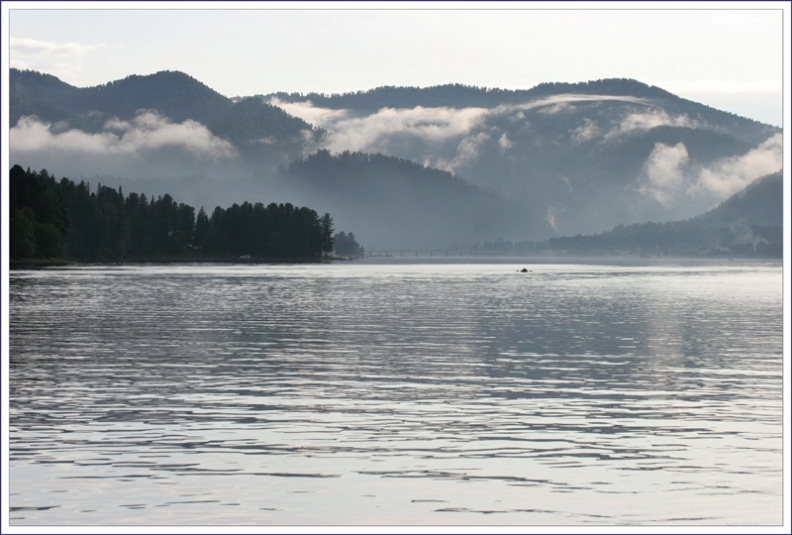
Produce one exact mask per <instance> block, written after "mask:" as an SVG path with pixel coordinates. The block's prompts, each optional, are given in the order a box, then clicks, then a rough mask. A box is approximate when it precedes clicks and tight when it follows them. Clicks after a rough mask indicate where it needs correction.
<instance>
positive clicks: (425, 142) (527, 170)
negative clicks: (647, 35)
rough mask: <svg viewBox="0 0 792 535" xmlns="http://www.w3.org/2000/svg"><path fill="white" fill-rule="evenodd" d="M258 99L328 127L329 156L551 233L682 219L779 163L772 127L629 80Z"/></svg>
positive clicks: (777, 140) (776, 132) (777, 141)
mask: <svg viewBox="0 0 792 535" xmlns="http://www.w3.org/2000/svg"><path fill="white" fill-rule="evenodd" d="M262 98H264V99H268V101H269V102H271V103H273V104H276V105H278V106H281V107H283V108H284V109H285V110H286V111H288V112H289V113H292V114H294V115H297V116H299V117H302V118H304V119H305V120H306V121H308V122H310V123H312V124H314V125H316V126H320V127H322V128H324V129H326V130H327V131H328V132H329V134H328V137H327V140H326V146H327V147H329V148H330V150H334V151H343V150H360V151H368V152H381V153H384V154H391V155H394V156H398V157H401V158H406V159H410V160H413V161H417V162H421V163H423V164H425V165H429V166H433V167H437V168H440V169H445V170H448V171H452V172H454V173H456V174H457V175H459V176H461V177H464V178H465V179H466V180H469V181H470V182H472V183H474V184H477V185H479V186H481V187H485V188H488V189H492V190H494V191H497V192H500V193H503V194H505V195H508V196H509V197H514V198H523V199H526V202H528V203H529V204H530V205H531V206H532V208H534V209H535V210H537V211H543V212H544V213H545V215H546V219H547V222H548V224H550V226H551V227H552V228H553V229H555V232H556V233H558V234H570V233H577V232H581V231H592V230H593V231H599V230H604V229H607V228H612V227H613V226H614V225H616V224H618V223H632V222H640V221H642V220H643V221H645V220H647V219H654V220H660V221H666V220H673V219H680V218H687V217H691V216H693V215H695V214H697V213H701V212H702V211H704V210H707V209H709V208H711V207H712V206H713V205H715V204H717V202H718V201H720V200H723V199H724V198H725V197H727V196H728V195H730V194H732V193H734V192H735V191H737V190H739V189H740V188H742V187H744V186H745V185H746V184H748V183H749V182H750V181H751V180H754V179H755V178H758V177H759V176H762V175H765V174H767V173H771V172H773V171H776V170H778V169H779V168H780V162H781V160H780V158H781V151H780V146H781V138H780V129H778V128H775V127H772V126H768V125H763V124H761V123H758V122H756V121H752V120H749V119H744V118H740V117H737V116H735V115H733V114H729V113H725V112H720V111H718V110H715V109H712V108H709V107H707V106H704V105H702V104H698V103H695V102H691V101H687V100H684V99H681V98H679V97H676V96H674V95H672V94H670V93H668V92H667V91H664V90H662V89H659V88H656V87H652V86H647V85H645V84H642V83H640V82H636V81H634V80H601V81H596V82H588V83H582V84H542V85H540V86H537V87H535V88H534V89H531V90H526V91H505V90H498V89H491V90H490V89H482V88H472V87H465V86H459V85H449V86H439V87H434V88H427V89H418V88H394V87H390V88H378V89H375V90H372V91H368V92H359V93H352V94H346V95H330V96H327V95H304V96H300V95H295V94H283V93H278V94H273V95H267V96H263V97H262ZM313 99H315V101H314V100H313ZM444 102H445V103H446V104H443V103H444Z"/></svg>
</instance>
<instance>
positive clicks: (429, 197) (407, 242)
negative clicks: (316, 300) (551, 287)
mask: <svg viewBox="0 0 792 535" xmlns="http://www.w3.org/2000/svg"><path fill="white" fill-rule="evenodd" d="M283 180H284V187H285V188H287V189H288V190H289V191H292V192H295V194H296V197H297V198H298V199H299V200H300V201H299V202H303V203H305V202H307V201H309V200H313V201H314V202H315V203H316V206H317V207H319V209H320V210H321V211H329V212H331V213H333V214H335V215H334V217H336V222H337V225H336V226H337V228H351V229H354V232H355V235H356V236H357V237H358V240H359V241H360V242H361V243H362V244H363V245H364V246H365V247H366V248H367V249H368V250H377V249H410V248H425V249H435V248H443V249H444V248H446V247H447V246H449V245H450V244H452V243H461V242H470V241H472V242H475V241H477V240H484V239H488V238H493V237H498V236H504V235H507V236H515V235H524V233H525V232H526V231H528V230H529V229H530V228H532V227H533V226H535V225H536V224H537V221H535V220H533V218H532V217H531V214H529V213H527V212H526V211H524V210H521V209H520V207H519V206H518V205H516V204H512V203H509V202H507V201H506V200H504V199H503V198H501V197H500V196H498V195H496V194H494V193H491V192H487V191H485V190H482V189H481V188H478V187H476V186H472V185H470V184H468V183H467V182H465V181H464V180H462V179H460V178H458V177H456V176H454V175H452V174H451V173H448V172H446V171H440V170H438V169H431V168H427V167H424V166H421V165H418V164H416V163H413V162H410V161H408V160H403V159H399V158H393V157H389V156H383V155H381V154H364V153H349V152H345V153H343V154H339V155H335V156H334V155H331V154H330V153H329V152H328V151H324V150H323V151H319V152H317V153H315V154H312V155H311V156H309V157H307V158H304V159H300V160H298V161H295V162H293V163H292V164H291V165H290V166H289V168H288V169H287V170H285V171H284V173H283Z"/></svg>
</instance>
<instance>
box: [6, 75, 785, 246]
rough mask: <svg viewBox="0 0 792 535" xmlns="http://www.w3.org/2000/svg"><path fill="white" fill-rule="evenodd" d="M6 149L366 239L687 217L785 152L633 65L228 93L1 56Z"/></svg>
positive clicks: (395, 240)
mask: <svg viewBox="0 0 792 535" xmlns="http://www.w3.org/2000/svg"><path fill="white" fill-rule="evenodd" d="M9 74H10V76H9V82H10V83H9V86H10V114H9V117H10V121H11V125H12V129H11V133H10V152H11V163H12V164H19V165H22V166H23V167H32V168H46V169H48V170H49V171H50V172H52V173H54V174H56V175H57V176H68V177H69V178H71V179H74V180H79V179H85V180H87V181H91V182H94V183H99V182H101V183H102V184H105V185H110V186H121V185H123V187H124V188H126V189H127V190H129V191H137V190H140V191H145V192H146V193H150V194H164V193H170V194H173V195H175V196H178V197H179V198H183V199H184V200H185V202H189V203H190V204H193V205H196V206H206V207H207V210H211V208H212V207H214V206H217V205H228V204H230V203H231V202H243V201H246V200H250V201H259V200H261V201H263V202H269V201H273V202H292V203H294V204H299V205H309V206H312V207H314V208H315V209H316V210H317V211H319V212H321V213H324V212H325V211H330V212H331V213H332V214H333V217H334V218H335V219H336V227H337V228H339V229H346V230H353V231H354V232H355V234H356V236H357V237H358V240H359V241H360V242H361V243H362V244H363V245H365V246H366V248H367V249H369V250H373V249H378V248H379V249H385V248H407V247H416V248H418V247H420V248H432V247H438V248H440V247H445V246H447V245H449V244H450V243H452V242H454V243H461V242H471V243H473V242H476V241H480V240H488V239H497V238H506V239H512V240H526V239H528V240H542V239H547V238H552V237H553V236H562V235H575V234H595V233H602V232H606V231H610V230H611V229H613V228H614V227H615V226H617V225H620V224H621V225H628V226H629V225H633V224H641V223H646V222H648V221H654V222H657V223H664V222H668V221H674V220H681V221H683V220H688V219H690V218H692V217H694V216H698V215H699V214H703V213H704V212H706V211H708V210H710V209H712V208H714V207H715V206H717V205H718V204H719V203H722V202H724V201H725V200H726V199H729V198H730V196H732V195H734V194H735V193H737V192H739V191H741V190H743V189H744V188H745V187H746V186H748V185H749V184H751V183H752V182H753V181H755V180H757V179H759V178H761V177H764V176H766V175H769V174H772V173H775V172H777V171H778V170H779V169H780V168H781V148H782V142H781V130H780V129H779V128H776V127H773V126H770V125H765V124H761V123H758V122H756V121H752V120H750V119H745V118H742V117H738V116H736V115H733V114H730V113H726V112H722V111H719V110H716V109H713V108H710V107H707V106H705V105H703V104H699V103H696V102H692V101H689V100H685V99H682V98H680V97H678V96H675V95H673V94H671V93H669V92H667V91H665V90H663V89H661V88H658V87H653V86H649V85H646V84H643V83H640V82H638V81H635V80H627V79H609V80H598V81H591V82H585V83H579V84H558V83H548V84H540V85H538V86H536V87H534V88H532V89H527V90H516V91H515V90H504V89H492V88H478V87H470V86H463V85H458V84H456V85H445V86H436V87H430V88H414V87H381V88H376V89H373V90H369V91H358V92H355V93H347V94H341V95H324V94H295V93H272V94H266V95H264V94H259V95H253V96H247V97H234V98H228V97H225V96H223V95H220V94H219V93H217V92H216V91H214V90H212V89H211V88H209V87H207V86H206V85H204V84H202V83H201V82H199V81H198V80H195V79H194V78H192V77H190V76H188V75H187V74H184V73H180V72H172V71H164V72H159V73H156V74H153V75H148V76H137V75H134V76H129V77H127V78H125V79H123V80H118V81H114V82H109V83H107V84H104V85H100V86H95V87H87V88H78V87H74V86H71V85H69V84H67V83H65V82H62V81H61V80H59V79H57V78H55V77H54V76H51V75H47V74H43V73H38V72H35V71H19V70H16V69H11V70H10V73H9Z"/></svg>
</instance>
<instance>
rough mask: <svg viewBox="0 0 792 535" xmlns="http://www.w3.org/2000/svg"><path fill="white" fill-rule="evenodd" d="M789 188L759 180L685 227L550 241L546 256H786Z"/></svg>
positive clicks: (633, 228)
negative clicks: (786, 196) (557, 253)
mask: <svg viewBox="0 0 792 535" xmlns="http://www.w3.org/2000/svg"><path fill="white" fill-rule="evenodd" d="M783 198H784V185H783V176H782V174H781V173H780V172H778V173H773V174H771V175H768V176H765V177H762V178H759V179H757V180H755V181H754V182H752V183H751V184H749V185H748V186H747V187H746V188H745V189H743V190H741V191H739V192H737V193H735V194H734V195H732V196H731V197H729V198H728V199H727V200H726V201H724V202H723V203H721V204H720V205H718V206H717V207H715V208H713V209H712V210H709V211H708V212H706V213H704V214H701V215H698V216H696V217H692V218H690V219H687V220H683V221H668V222H665V223H655V222H647V223H635V224H633V225H618V226H617V227H616V228H614V229H613V230H611V231H608V232H603V233H600V234H595V235H588V236H581V235H578V236H565V237H558V238H551V239H549V240H547V241H546V242H544V243H541V244H539V245H538V246H537V247H538V248H539V249H541V250H545V251H546V250H551V251H564V252H566V253H577V254H613V253H614V252H631V253H640V254H648V255H652V256H657V255H660V256H663V255H666V256H680V255H682V256H690V255H695V256H742V257H746V256H747V257H757V256H758V257H774V258H781V257H782V255H783V234H784V232H783V230H784V229H783V227H784V221H783V215H784V210H783V208H784V206H783V205H784V202H783Z"/></svg>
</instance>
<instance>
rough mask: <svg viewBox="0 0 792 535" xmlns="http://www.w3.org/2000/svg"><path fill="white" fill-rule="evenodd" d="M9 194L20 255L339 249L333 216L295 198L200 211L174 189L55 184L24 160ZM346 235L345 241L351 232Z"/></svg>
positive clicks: (109, 256)
mask: <svg viewBox="0 0 792 535" xmlns="http://www.w3.org/2000/svg"><path fill="white" fill-rule="evenodd" d="M10 192H11V196H10V216H11V217H10V237H11V243H10V245H11V251H10V254H11V258H13V259H15V260H21V259H36V258H39V259H41V258H46V259H53V258H60V259H70V260H77V261H108V260H110V261H117V260H157V259H195V260H200V259H222V258H229V257H231V258H253V259H255V258H268V259H273V258H278V259H309V258H318V257H320V256H322V255H323V254H327V253H329V252H331V251H332V250H333V244H334V241H333V230H334V229H333V219H332V217H330V214H325V215H324V216H319V215H318V214H317V213H316V211H314V210H311V209H310V208H305V207H303V208H299V207H295V206H293V205H291V204H289V203H286V204H275V203H271V204H269V205H268V206H264V204H263V203H260V202H259V203H255V204H251V203H249V202H245V203H243V204H241V205H239V204H234V205H232V206H231V207H229V208H226V209H223V208H221V207H219V206H218V207H217V208H215V209H214V211H213V212H212V213H211V215H209V214H207V213H206V212H205V211H204V209H203V208H201V209H200V210H199V211H198V213H197V214H196V212H195V208H193V207H192V206H189V205H187V204H184V203H177V202H176V201H175V200H174V199H173V198H172V197H171V196H170V195H168V194H166V195H163V196H158V197H157V198H154V197H153V196H152V198H151V199H149V198H147V197H146V195H145V194H137V193H130V194H129V195H127V196H125V195H124V193H123V191H122V190H121V188H120V187H119V188H118V190H116V189H114V188H111V187H107V186H102V185H98V186H97V188H96V190H94V191H91V187H90V184H86V183H85V182H84V181H82V182H80V183H79V184H76V183H75V182H73V181H72V180H69V179H68V178H62V179H61V180H60V181H57V180H56V179H55V177H54V176H52V175H51V174H49V173H48V172H47V171H46V170H41V171H39V172H35V171H31V170H30V169H28V170H27V171H26V170H24V169H23V168H22V167H20V166H18V165H16V166H14V167H13V168H12V169H11V173H10ZM341 234H343V233H341ZM350 234H351V233H350ZM341 238H342V241H343V242H344V244H345V245H346V241H347V236H346V235H344V236H343V237H341Z"/></svg>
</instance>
